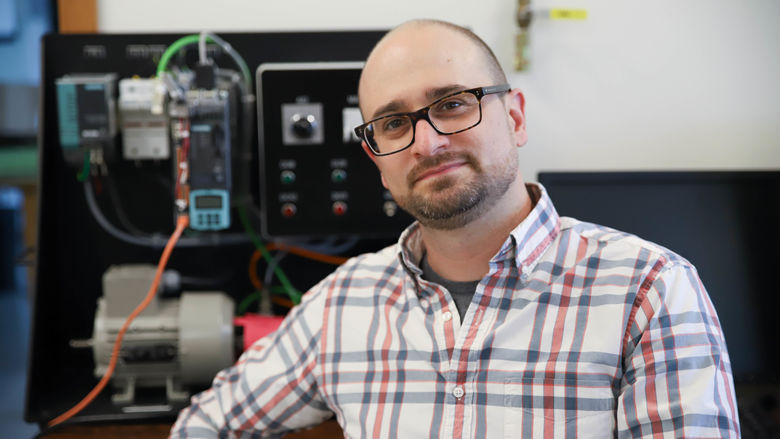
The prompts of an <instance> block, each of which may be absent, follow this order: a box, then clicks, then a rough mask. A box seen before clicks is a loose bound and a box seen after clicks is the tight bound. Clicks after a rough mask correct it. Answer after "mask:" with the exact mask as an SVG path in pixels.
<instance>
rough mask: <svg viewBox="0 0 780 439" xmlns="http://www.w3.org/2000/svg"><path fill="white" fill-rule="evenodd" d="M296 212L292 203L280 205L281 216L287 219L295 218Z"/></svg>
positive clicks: (296, 209)
mask: <svg viewBox="0 0 780 439" xmlns="http://www.w3.org/2000/svg"><path fill="white" fill-rule="evenodd" d="M297 211H298V208H297V207H295V204H293V203H284V204H283V205H282V215H283V216H285V217H287V218H290V217H293V216H295V212H297Z"/></svg>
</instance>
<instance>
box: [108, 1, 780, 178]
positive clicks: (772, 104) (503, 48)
mask: <svg viewBox="0 0 780 439" xmlns="http://www.w3.org/2000/svg"><path fill="white" fill-rule="evenodd" d="M532 4H533V7H534V8H535V9H537V10H542V9H549V8H551V7H565V6H570V7H576V8H583V9H587V10H588V13H589V16H588V19H587V20H585V21H582V22H572V21H568V22H566V21H552V20H549V19H544V18H540V17H536V19H535V21H534V23H533V25H532V31H531V48H530V50H531V52H530V53H531V62H532V66H531V68H530V70H529V71H527V72H524V73H514V72H513V71H512V70H511V69H512V59H513V41H514V31H515V28H514V21H513V20H514V13H515V5H514V2H513V1H511V0H482V1H479V2H478V1H474V0H459V1H452V0H451V1H444V0H427V1H424V0H393V1H392V2H388V1H375V0H372V1H367V0H362V1H360V0H329V1H322V0H298V1H293V0H277V1H269V0H223V1H221V2H214V1H204V0H133V1H129V2H125V1H119V0H99V1H98V7H99V17H98V26H99V28H100V30H101V31H103V32H133V33H135V32H189V31H198V30H201V29H208V30H212V31H216V32H219V31H280V30H281V31H289V30H331V29H346V30H362V29H385V28H389V27H392V26H395V25H397V24H398V23H400V22H402V21H404V20H407V19H411V18H420V17H432V18H440V19H444V20H449V21H453V22H455V23H458V24H462V25H466V26H469V27H470V28H471V29H473V30H474V31H475V32H476V33H477V34H479V35H480V36H482V37H483V38H484V39H485V40H486V41H487V43H488V44H490V45H491V46H492V47H493V48H494V50H495V51H496V53H497V55H498V56H499V58H500V59H501V61H502V63H503V64H504V67H505V69H506V70H507V72H509V73H510V75H509V76H510V81H511V82H512V84H513V85H514V86H516V87H520V88H522V89H523V90H524V91H525V94H526V98H527V106H526V110H527V116H528V130H529V136H530V141H529V143H528V145H527V146H526V147H525V148H523V149H522V150H521V153H520V154H521V155H520V157H521V163H522V165H521V169H522V171H523V173H524V174H525V176H526V178H528V179H535V176H536V173H537V172H538V171H539V170H579V169H582V170H602V169H623V170H635V169H648V170H667V169H780V123H779V122H780V120H778V119H780V86H778V84H777V82H778V80H780V55H779V54H780V26H778V25H777V20H778V18H780V2H778V1H776V0H746V1H737V0H684V1H680V0H657V1H655V2H639V1H637V0H624V1H616V0H612V1H609V0H559V1H552V0H532Z"/></svg>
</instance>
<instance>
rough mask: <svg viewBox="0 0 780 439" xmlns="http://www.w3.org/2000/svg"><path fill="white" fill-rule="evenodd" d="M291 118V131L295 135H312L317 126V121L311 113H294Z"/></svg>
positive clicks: (304, 137)
mask: <svg viewBox="0 0 780 439" xmlns="http://www.w3.org/2000/svg"><path fill="white" fill-rule="evenodd" d="M292 120H293V124H292V132H293V135H294V136H295V137H297V138H299V139H308V138H310V137H311V136H313V135H314V130H315V129H316V128H317V121H316V119H314V116H312V115H311V114H309V115H307V116H301V115H299V114H296V115H294V116H293V118H292Z"/></svg>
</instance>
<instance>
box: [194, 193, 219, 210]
mask: <svg viewBox="0 0 780 439" xmlns="http://www.w3.org/2000/svg"><path fill="white" fill-rule="evenodd" d="M195 207H196V208H197V209H222V197H220V196H219V195H201V196H199V197H196V198H195Z"/></svg>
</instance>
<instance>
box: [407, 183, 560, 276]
mask: <svg viewBox="0 0 780 439" xmlns="http://www.w3.org/2000/svg"><path fill="white" fill-rule="evenodd" d="M526 188H527V189H528V193H529V195H530V196H531V200H532V201H534V208H533V209H532V210H531V212H530V213H529V214H528V216H527V217H526V218H525V219H524V220H523V221H522V222H521V223H520V224H518V225H517V227H515V228H514V230H512V232H510V234H509V236H508V237H507V239H506V241H504V244H503V245H502V246H501V249H500V250H499V251H498V253H496V255H495V256H493V258H492V259H491V261H490V262H491V263H498V262H503V261H505V260H507V259H510V258H513V259H514V264H515V265H516V266H517V267H518V269H519V271H520V273H528V272H530V271H531V270H532V269H533V267H534V266H535V265H536V263H537V262H538V261H539V259H540V258H541V256H542V254H544V251H545V250H546V249H547V247H549V246H550V244H552V242H553V241H554V240H555V238H556V237H557V236H558V233H559V232H560V217H559V216H558V212H557V211H556V210H555V207H554V206H553V203H552V200H550V197H549V196H548V195H547V191H546V190H545V189H544V186H542V185H541V184H538V183H527V184H526ZM398 246H399V249H400V255H399V256H400V258H401V260H402V261H403V263H404V265H405V266H406V268H407V269H409V270H411V271H412V272H413V273H416V274H421V273H422V270H420V268H419V265H420V260H421V259H422V255H423V252H424V251H425V245H424V243H423V240H422V233H420V224H419V223H418V222H417V221H415V222H414V223H412V224H411V225H410V226H409V227H407V228H406V230H404V231H403V233H402V234H401V236H400V238H399V239H398Z"/></svg>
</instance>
